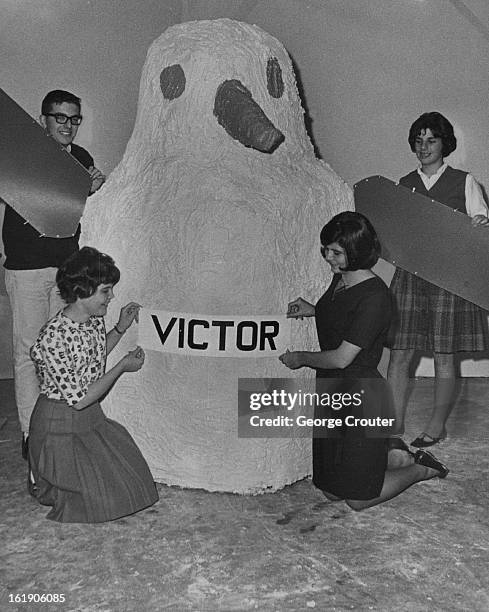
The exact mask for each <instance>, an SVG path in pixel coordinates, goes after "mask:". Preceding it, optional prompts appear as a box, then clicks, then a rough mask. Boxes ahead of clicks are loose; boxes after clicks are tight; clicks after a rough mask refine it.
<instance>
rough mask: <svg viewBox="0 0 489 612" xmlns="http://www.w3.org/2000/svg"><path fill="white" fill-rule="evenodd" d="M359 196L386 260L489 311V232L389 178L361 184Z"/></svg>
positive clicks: (357, 201)
mask: <svg viewBox="0 0 489 612" xmlns="http://www.w3.org/2000/svg"><path fill="white" fill-rule="evenodd" d="M354 194H355V208H356V210H357V211H358V212H360V213H362V214H364V215H365V216H366V217H367V218H368V219H369V220H370V221H371V223H372V225H373V226H374V227H375V230H376V231H377V234H378V236H379V240H380V242H381V245H382V257H383V258H384V259H386V260H387V261H390V262H391V263H392V264H394V265H395V266H398V267H400V268H403V269H404V270H408V271H409V272H412V273H413V274H418V275H419V276H420V277H421V278H424V279H425V280H427V281H429V282H431V283H433V284H435V285H437V286H438V287H442V288H443V289H446V290H447V291H450V292H451V293H455V294H456V295H459V296H460V297H462V298H464V299H466V300H468V301H470V302H473V303H474V304H477V305H478V306H481V307H482V308H485V309H487V310H489V282H488V281H489V272H488V271H489V228H488V227H487V226H485V227H484V226H483V227H472V224H471V219H470V217H468V216H467V215H464V214H463V213H461V212H459V211H456V210H453V209H451V208H449V207H448V206H445V205H444V204H441V203H440V202H436V201H435V200H432V199H431V198H428V197H426V196H423V195H421V194H419V193H416V192H414V191H411V190H410V189H409V188H407V187H404V186H403V185H399V184H397V183H394V182H393V181H390V180H389V179H387V178H385V177H383V176H371V177H369V178H365V179H363V180H362V181H360V182H358V183H356V185H355V186H354Z"/></svg>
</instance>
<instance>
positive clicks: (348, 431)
mask: <svg viewBox="0 0 489 612" xmlns="http://www.w3.org/2000/svg"><path fill="white" fill-rule="evenodd" d="M340 279H341V275H340V274H335V275H334V277H333V280H332V282H331V285H330V286H329V288H328V289H327V291H326V293H325V294H324V295H323V296H322V297H321V298H320V300H319V301H318V303H317V304H316V315H315V316H316V328H317V334H318V339H319V344H320V347H321V350H323V351H327V350H334V349H336V348H338V346H339V345H340V344H341V343H342V342H343V341H344V340H345V341H347V342H350V343H351V344H354V345H356V346H359V347H361V349H362V350H361V351H360V352H359V353H358V355H357V356H356V358H355V359H354V360H353V362H352V363H351V364H350V365H349V366H348V367H346V368H345V369H334V370H333V369H331V370H322V369H318V370H317V374H316V375H317V379H318V380H317V387H318V389H319V388H320V387H321V388H322V390H324V388H325V387H324V386H323V385H324V384H325V383H329V381H325V380H321V379H333V380H331V381H330V382H331V385H330V387H329V388H330V390H331V389H335V388H341V390H342V391H343V392H345V391H348V392H350V393H354V392H355V390H357V391H358V388H357V387H358V385H360V384H361V386H362V388H364V387H365V381H369V380H370V381H371V383H370V385H369V384H368V382H367V386H370V390H368V389H367V390H365V389H364V390H365V393H364V394H363V396H362V398H363V403H362V405H361V406H359V407H354V406H353V407H349V408H343V409H342V410H341V411H340V413H338V412H337V413H336V414H331V411H330V409H328V408H326V409H325V408H317V409H316V416H322V417H324V416H328V417H331V416H334V417H341V419H342V421H343V426H342V427H340V428H337V429H335V430H332V431H331V430H329V431H326V430H325V431H322V432H321V431H320V430H316V431H315V434H314V438H313V483H314V485H315V486H316V487H318V488H319V489H322V490H324V491H327V492H328V493H331V494H333V495H336V496H337V497H340V498H341V499H353V500H365V499H374V498H375V497H378V495H379V494H380V492H381V489H382V485H383V482H384V474H385V470H386V467H387V444H386V433H385V430H384V431H381V430H378V432H377V433H376V430H375V428H374V429H372V428H369V427H360V426H346V425H345V424H344V423H345V419H346V416H347V415H351V416H352V417H353V418H363V417H367V416H370V417H371V416H372V415H378V416H381V417H385V416H387V415H389V414H390V408H391V400H390V394H389V391H388V387H387V383H386V382H385V381H384V380H383V379H382V377H381V375H380V373H379V372H378V370H377V366H378V363H379V361H380V358H381V356H382V350H383V346H384V342H385V339H386V336H387V332H388V330H389V326H390V322H391V312H392V301H391V296H390V293H389V289H388V288H387V286H386V285H385V283H384V282H383V281H382V280H381V279H380V278H379V277H377V276H374V277H371V278H368V279H366V280H364V281H362V282H360V283H358V284H357V285H354V286H353V287H350V288H348V289H345V290H342V291H338V290H337V287H338V283H339V281H340ZM379 379H380V380H379ZM360 381H361V383H360ZM379 389H380V394H379ZM369 402H370V404H369ZM328 410H329V412H328ZM349 421H351V419H349Z"/></svg>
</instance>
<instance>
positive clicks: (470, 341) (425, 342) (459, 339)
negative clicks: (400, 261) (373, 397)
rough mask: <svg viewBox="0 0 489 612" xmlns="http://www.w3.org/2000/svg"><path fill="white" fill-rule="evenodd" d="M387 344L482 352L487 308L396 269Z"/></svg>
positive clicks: (488, 335)
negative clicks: (484, 308) (391, 316)
mask: <svg viewBox="0 0 489 612" xmlns="http://www.w3.org/2000/svg"><path fill="white" fill-rule="evenodd" d="M390 289H391V293H392V296H393V302H394V308H393V319H392V324H391V329H390V332H389V335H388V342H387V346H388V347H389V348H391V349H416V350H422V351H430V352H435V353H458V352H470V353H472V352H477V351H485V350H487V349H488V347H489V332H488V328H487V316H488V313H487V311H485V310H483V309H482V308H480V307H479V306H476V305H475V304H472V302H468V301H467V300H464V299H462V298H461V297H459V296H458V295H454V294H453V293H450V292H448V291H445V290H444V289H441V288H440V287H437V286H436V285H433V284H432V283H429V282H428V281H425V280H423V279H422V278H420V277H419V276H416V275H414V274H411V273H410V272H407V271H406V270H401V269H399V268H396V271H395V273H394V277H393V279H392V283H391V286H390Z"/></svg>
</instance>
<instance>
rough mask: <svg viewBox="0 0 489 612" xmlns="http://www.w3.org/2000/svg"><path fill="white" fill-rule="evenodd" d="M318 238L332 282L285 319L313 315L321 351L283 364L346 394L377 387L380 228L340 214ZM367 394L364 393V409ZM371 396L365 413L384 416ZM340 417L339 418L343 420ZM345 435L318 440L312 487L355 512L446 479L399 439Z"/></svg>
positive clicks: (384, 314)
mask: <svg viewBox="0 0 489 612" xmlns="http://www.w3.org/2000/svg"><path fill="white" fill-rule="evenodd" d="M320 238H321V245H322V246H321V253H322V255H323V257H324V258H325V259H326V261H327V262H328V264H329V265H330V266H331V270H332V272H333V274H334V276H333V280H332V282H331V285H330V286H329V287H328V289H327V290H326V293H325V294H324V295H323V296H322V297H321V298H320V300H319V301H318V303H317V304H316V306H314V305H312V304H310V303H309V302H306V301H305V300H304V299H302V298H298V299H297V300H295V301H294V302H291V303H290V304H289V308H288V316H289V317H295V318H302V317H308V316H309V317H315V319H316V328H317V333H318V338H319V345H320V348H321V350H320V351H294V352H289V351H287V352H286V353H284V354H283V355H281V356H280V360H281V361H282V363H284V364H285V365H286V366H287V367H289V368H291V369H297V368H302V367H309V368H313V369H315V370H316V375H317V377H318V378H319V379H321V378H330V379H343V380H344V382H345V385H346V388H347V389H348V388H349V387H352V386H353V385H355V384H356V383H355V381H356V380H358V379H361V380H365V379H374V380H375V379H377V381H378V379H381V380H380V381H379V385H378V386H379V387H380V386H381V383H382V377H381V376H380V374H379V372H378V370H377V365H378V363H379V361H380V358H381V355H382V348H383V344H384V340H385V338H386V335H387V331H388V329H389V325H390V318H391V298H390V295H389V290H388V289H387V287H386V285H385V284H384V282H383V281H382V280H381V279H380V278H379V277H378V276H376V275H375V274H374V273H373V272H372V270H371V268H372V266H374V265H375V263H376V262H377V260H378V258H379V255H380V245H379V241H378V239H377V235H376V233H375V230H374V228H373V227H372V225H371V224H370V222H369V221H368V219H366V217H364V216H363V215H361V214H359V213H356V212H343V213H340V214H339V215H336V216H335V217H333V219H331V221H330V222H329V223H328V224H327V225H325V226H324V227H323V229H322V230H321V236H320ZM370 387H371V388H372V389H375V388H377V385H376V384H375V382H374V383H373V384H371V385H370ZM343 388H345V386H343ZM369 395H370V394H369V393H366V394H365V396H364V401H365V403H366V404H368V401H369V398H368V396H369ZM372 399H373V400H374V401H373V402H372V401H371V402H370V403H371V405H370V406H368V405H366V406H364V407H363V416H367V414H368V413H369V412H370V413H375V411H377V412H379V411H380V409H379V405H380V404H381V403H383V402H385V401H386V398H385V397H384V398H380V399H381V400H383V401H381V402H380V403H379V404H377V400H379V397H378V396H377V397H375V396H374V397H373V398H372V396H370V400H372ZM372 404H373V405H372ZM342 412H344V409H343V410H342V411H340V412H339V413H337V414H336V415H335V416H337V417H342V416H343V417H344V416H345V414H342ZM357 416H362V411H360V412H358V413H357ZM379 416H380V415H379ZM344 421H345V419H343V422H344ZM317 433H318V432H316V434H317ZM340 433H341V435H334V436H328V437H317V436H314V438H313V483H314V485H315V486H316V487H318V488H319V489H321V490H322V491H323V493H324V494H325V496H326V497H328V499H331V500H340V499H343V500H345V501H346V503H347V504H348V505H349V506H350V507H351V508H353V509H355V510H362V509H363V508H368V507H370V506H374V505H376V504H379V503H382V502H384V501H386V500H388V499H391V498H392V497H395V496H396V495H398V494H399V493H400V492H401V491H403V490H404V489H406V488H407V487H409V486H410V485H412V484H414V483H416V482H420V481H421V480H428V479H430V478H433V477H435V476H438V477H439V478H445V476H446V475H447V474H448V470H447V468H446V467H445V466H444V465H442V464H441V463H440V462H439V461H438V460H437V459H436V458H435V457H433V455H431V454H430V453H428V452H426V451H418V452H417V453H416V455H414V456H413V454H412V453H410V452H409V449H408V448H407V447H406V446H405V445H403V444H402V441H399V440H396V439H394V442H392V439H389V438H386V437H378V436H374V435H370V432H368V431H367V430H366V428H365V427H343V430H342V431H341V432H340ZM400 442H401V443H400ZM389 451H391V452H389Z"/></svg>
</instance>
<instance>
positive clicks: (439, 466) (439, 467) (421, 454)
mask: <svg viewBox="0 0 489 612" xmlns="http://www.w3.org/2000/svg"><path fill="white" fill-rule="evenodd" d="M414 463H417V464H418V465H424V467H427V468H431V469H432V470H436V471H437V472H438V478H446V477H447V475H448V472H449V471H450V470H449V469H448V468H447V466H446V465H443V463H442V462H441V461H438V459H437V458H436V457H435V456H434V455H432V454H431V453H430V452H429V451H425V450H419V451H417V452H416V454H415V455H414Z"/></svg>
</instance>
